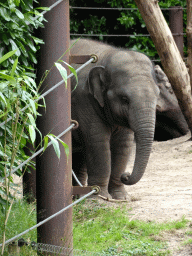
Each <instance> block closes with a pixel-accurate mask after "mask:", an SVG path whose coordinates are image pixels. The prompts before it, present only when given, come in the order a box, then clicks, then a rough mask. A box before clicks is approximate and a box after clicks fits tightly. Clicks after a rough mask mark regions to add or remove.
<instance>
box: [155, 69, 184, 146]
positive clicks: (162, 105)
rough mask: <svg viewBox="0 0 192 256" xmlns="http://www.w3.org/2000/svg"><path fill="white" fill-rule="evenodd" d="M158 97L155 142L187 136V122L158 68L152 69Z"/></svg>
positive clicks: (163, 74) (169, 85)
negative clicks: (158, 90)
mask: <svg viewBox="0 0 192 256" xmlns="http://www.w3.org/2000/svg"><path fill="white" fill-rule="evenodd" d="M154 71H155V75H156V79H157V84H158V87H159V89H160V95H159V98H158V101H157V109H156V125H155V140H157V141H165V140H169V139H173V138H177V137H180V136H183V135H185V134H187V132H188V131H189V128H188V125H187V122H186V121H185V118H184V116H183V114H182V112H181V109H180V107H179V104H178V101H177V98H176V96H175V94H174V92H173V89H172V87H171V84H170V83H169V80H168V78H167V76H166V75H165V73H164V72H163V70H162V69H161V68H160V66H158V65H156V66H155V68H154Z"/></svg>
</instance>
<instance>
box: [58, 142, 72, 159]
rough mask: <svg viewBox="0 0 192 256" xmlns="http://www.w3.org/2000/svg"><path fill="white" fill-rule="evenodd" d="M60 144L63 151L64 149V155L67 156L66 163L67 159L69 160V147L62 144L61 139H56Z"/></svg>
mask: <svg viewBox="0 0 192 256" xmlns="http://www.w3.org/2000/svg"><path fill="white" fill-rule="evenodd" d="M58 140H59V141H60V142H61V144H62V145H63V147H64V149H65V154H66V156H67V161H68V158H69V146H68V145H67V144H66V143H65V142H64V141H62V140H61V139H58Z"/></svg>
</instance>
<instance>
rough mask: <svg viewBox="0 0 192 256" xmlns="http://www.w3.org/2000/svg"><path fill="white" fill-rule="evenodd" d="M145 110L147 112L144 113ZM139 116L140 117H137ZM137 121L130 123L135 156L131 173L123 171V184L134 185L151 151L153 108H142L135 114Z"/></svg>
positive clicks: (141, 173) (142, 172)
mask: <svg viewBox="0 0 192 256" xmlns="http://www.w3.org/2000/svg"><path fill="white" fill-rule="evenodd" d="M146 112H147V113H146ZM139 116H140V119H139ZM137 117H138V118H137V120H138V121H137V123H136V124H133V125H131V126H132V130H133V131H134V133H135V140H136V156H135V163H134V167H133V171H132V174H129V173H123V174H122V175H121V181H122V183H124V184H125V185H134V184H135V183H137V182H138V181H139V180H140V179H141V178H142V176H143V174H144V172H145V169H146V166H147V163H148V160H149V156H150V153H151V148H152V143H153V140H154V131H155V108H153V109H151V108H150V110H149V109H147V110H144V111H143V110H142V111H140V115H138V116H137Z"/></svg>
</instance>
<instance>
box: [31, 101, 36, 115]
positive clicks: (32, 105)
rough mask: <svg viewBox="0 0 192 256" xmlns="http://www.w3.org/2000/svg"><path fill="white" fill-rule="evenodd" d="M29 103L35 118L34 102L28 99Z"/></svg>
mask: <svg viewBox="0 0 192 256" xmlns="http://www.w3.org/2000/svg"><path fill="white" fill-rule="evenodd" d="M29 103H30V105H31V107H32V110H33V114H34V115H35V116H37V111H36V107H35V102H34V101H33V100H32V99H29Z"/></svg>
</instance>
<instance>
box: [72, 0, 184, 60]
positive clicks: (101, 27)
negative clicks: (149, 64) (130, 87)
mask: <svg viewBox="0 0 192 256" xmlns="http://www.w3.org/2000/svg"><path fill="white" fill-rule="evenodd" d="M158 3H159V6H160V7H161V8H169V7H171V6H182V7H184V8H186V0H181V1H179V0H169V1H159V2H158ZM70 5H71V6H74V7H75V6H79V7H100V8H102V7H114V8H137V5H136V3H135V1H134V0H108V1H97V0H94V1H91V2H90V1H88V0H86V1H85V0H71V1H70ZM162 12H163V15H164V17H165V19H166V20H167V22H168V23H169V10H163V11H162ZM111 17H112V18H111ZM186 19H187V18H186V10H184V27H186ZM70 22H71V33H79V34H90V35H91V34H103V35H107V34H108V35H110V34H118V35H125V34H128V35H133V36H131V37H102V36H99V37H90V38H92V39H97V40H98V39H99V40H104V41H105V42H108V43H110V44H114V45H116V46H121V47H127V48H129V49H132V50H136V51H140V52H143V53H145V54H147V55H148V56H149V57H152V59H159V57H158V54H157V51H156V49H155V46H154V44H153V42H152V40H151V38H150V37H148V36H138V35H146V34H149V33H148V31H147V28H146V25H145V23H144V21H143V19H142V17H141V14H140V12H139V11H138V10H136V9H134V10H126V11H125V10H119V11H117V10H116V11H115V10H78V9H72V10H71V20H70ZM184 32H185V28H184ZM184 45H185V48H184V52H185V54H186V53H187V50H186V37H185V42H184Z"/></svg>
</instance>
